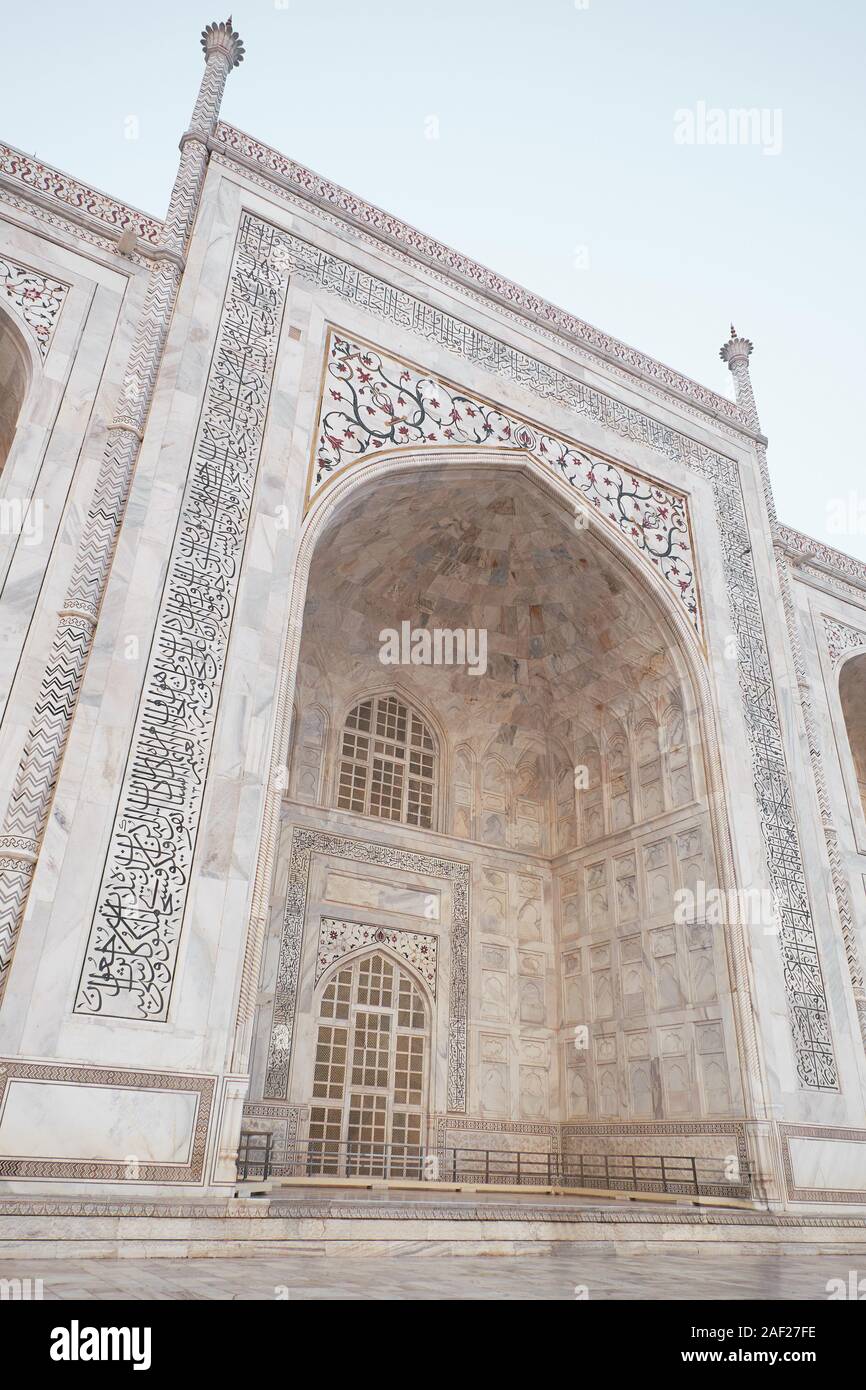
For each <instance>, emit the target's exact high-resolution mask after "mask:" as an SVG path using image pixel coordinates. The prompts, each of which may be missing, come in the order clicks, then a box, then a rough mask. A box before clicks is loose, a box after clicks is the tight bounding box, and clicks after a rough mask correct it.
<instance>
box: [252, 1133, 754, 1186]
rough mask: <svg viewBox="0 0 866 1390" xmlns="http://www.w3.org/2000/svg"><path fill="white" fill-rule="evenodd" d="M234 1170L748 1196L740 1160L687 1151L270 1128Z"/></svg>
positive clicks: (255, 1175)
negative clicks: (489, 1143) (496, 1144)
mask: <svg viewBox="0 0 866 1390" xmlns="http://www.w3.org/2000/svg"><path fill="white" fill-rule="evenodd" d="M237 1176H238V1181H239V1182H255V1181H266V1180H267V1179H271V1178H276V1179H279V1178H296V1179H297V1178H305V1179H309V1180H311V1181H315V1180H316V1179H318V1178H373V1179H378V1180H383V1181H388V1180H396V1179H402V1180H404V1181H412V1182H425V1181H426V1182H430V1181H435V1182H446V1183H454V1184H464V1185H466V1186H477V1187H481V1186H485V1187H489V1186H497V1185H509V1186H534V1187H582V1188H595V1189H601V1190H604V1191H609V1192H647V1193H653V1192H655V1193H668V1194H670V1195H674V1196H689V1195H691V1196H711V1197H737V1198H749V1197H751V1195H752V1179H751V1173H750V1172H749V1170H748V1168H747V1167H746V1166H745V1165H743V1164H739V1165H731V1164H729V1163H724V1162H723V1161H722V1160H720V1159H713V1158H699V1157H697V1156H693V1155H682V1154H614V1153H604V1154H586V1153H566V1154H559V1153H539V1152H537V1151H536V1152H533V1151H529V1150H525V1149H513V1150H505V1149H470V1148H464V1147H453V1146H450V1145H446V1146H444V1147H442V1148H437V1149H426V1148H423V1147H422V1146H420V1145H418V1144H378V1143H369V1142H364V1141H361V1140H348V1141H344V1142H338V1141H337V1140H331V1139H303V1140H297V1141H296V1142H295V1143H293V1144H291V1145H290V1146H288V1147H279V1146H277V1145H275V1144H274V1141H273V1135H271V1134H257V1133H253V1132H251V1131H244V1132H243V1133H242V1134H241V1141H240V1147H239V1150H238V1159H237Z"/></svg>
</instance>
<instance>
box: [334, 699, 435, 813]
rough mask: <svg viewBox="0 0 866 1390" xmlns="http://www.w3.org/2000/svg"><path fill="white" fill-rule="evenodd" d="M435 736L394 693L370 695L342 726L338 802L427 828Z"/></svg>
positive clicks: (343, 807) (344, 807)
mask: <svg viewBox="0 0 866 1390" xmlns="http://www.w3.org/2000/svg"><path fill="white" fill-rule="evenodd" d="M437 764H438V755H437V749H436V740H435V739H434V737H433V734H432V733H431V731H430V729H429V728H428V727H427V725H426V724H425V723H424V720H423V719H422V718H421V717H420V715H418V714H416V713H415V711H414V710H413V709H410V708H409V706H408V705H406V704H404V703H403V701H402V700H398V699H397V697H396V695H375V696H371V697H370V698H369V699H368V700H362V701H361V702H360V704H357V705H355V708H354V709H353V710H352V711H351V712H350V714H349V717H348V718H347V720H346V723H345V725H344V727H343V739H342V744H341V748H340V772H339V780H338V785H337V806H338V807H339V808H340V810H341V811H359V812H360V813H361V814H362V815H368V816H379V817H380V819H382V820H394V821H402V822H403V824H404V825H418V826H420V827H421V829H422V830H432V828H433V823H434V819H435V811H434V807H435V801H436V774H437Z"/></svg>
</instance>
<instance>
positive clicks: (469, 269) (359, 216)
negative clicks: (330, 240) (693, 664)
mask: <svg viewBox="0 0 866 1390" xmlns="http://www.w3.org/2000/svg"><path fill="white" fill-rule="evenodd" d="M210 148H211V149H212V150H213V151H214V152H215V153H217V154H221V155H222V156H223V158H224V159H226V160H227V161H228V162H229V163H234V164H235V165H237V166H238V167H239V168H241V169H243V170H245V171H252V172H254V173H256V172H257V173H259V174H260V175H262V176H264V178H265V179H266V180H267V181H269V183H270V184H271V186H276V187H279V188H283V189H288V190H291V191H294V192H295V193H296V194H297V195H298V196H299V197H300V198H301V199H302V200H303V201H304V202H306V203H312V204H313V205H314V206H316V207H318V208H320V209H324V210H325V211H326V212H328V213H329V214H331V216H332V217H334V218H335V220H337V221H339V222H342V223H344V224H345V223H349V224H350V225H352V227H353V228H355V229H360V230H361V232H362V233H366V234H367V236H366V238H365V239H367V240H369V241H371V242H373V243H374V244H378V245H380V246H381V245H382V244H383V243H384V244H385V245H387V246H389V247H390V248H396V249H397V250H398V251H399V252H401V253H402V254H403V255H405V256H406V258H407V259H408V260H410V261H412V262H414V263H416V264H421V265H422V266H423V267H424V268H425V269H426V270H428V271H429V270H432V271H433V272H434V273H437V274H438V275H439V277H440V278H441V279H442V280H443V281H445V282H449V281H450V282H451V284H457V285H458V286H459V288H460V289H461V290H463V291H464V292H465V291H467V290H468V291H469V292H470V294H472V296H473V297H474V298H476V299H478V300H480V301H482V302H486V303H487V304H488V305H489V304H490V303H491V302H493V303H494V304H495V305H496V307H497V309H499V310H505V312H506V313H507V314H508V315H509V316H510V317H511V318H513V319H517V320H519V321H522V322H523V323H524V324H526V323H530V324H531V325H532V326H533V327H534V328H536V329H540V330H541V331H542V332H543V333H545V335H546V336H548V337H549V338H551V339H552V340H553V341H555V342H558V343H559V345H560V346H563V345H565V346H566V347H567V348H569V349H571V348H573V347H574V346H575V345H576V346H578V347H579V348H581V349H582V350H583V351H585V352H587V353H588V354H589V355H590V356H592V357H595V358H596V359H601V360H602V361H604V362H605V364H606V365H607V366H608V367H613V368H614V370H616V371H617V374H618V375H621V376H623V377H627V378H630V379H631V380H632V381H634V380H635V379H638V380H640V381H641V382H643V383H644V384H646V385H648V386H649V387H650V388H651V389H653V390H654V391H656V392H658V393H659V394H661V395H665V396H667V397H668V398H670V397H671V396H673V397H675V398H676V399H677V400H679V401H682V402H683V403H685V404H686V405H687V406H690V407H692V409H693V412H694V413H697V414H700V415H701V416H703V417H705V418H706V417H710V418H712V419H713V420H714V421H716V422H717V423H719V424H721V425H723V426H725V427H727V428H728V429H729V430H731V431H734V432H736V433H737V434H738V435H745V436H746V437H748V438H749V439H760V438H762V437H763V436H760V435H759V434H758V433H757V432H756V431H755V430H754V429H752V427H751V426H750V425H749V423H748V421H747V420H746V418H745V416H744V415H743V413H742V412H741V411H740V409H739V407H738V406H737V405H736V403H735V402H734V401H732V400H730V399H729V398H728V397H727V396H721V395H719V394H718V393H717V392H715V391H713V390H711V389H710V388H709V387H707V386H702V385H701V384H700V382H697V381H694V380H692V378H691V377H687V376H683V375H682V373H680V372H677V371H675V370H674V368H672V367H668V366H666V365H665V364H664V363H663V362H659V361H658V360H657V359H656V358H653V357H650V356H648V355H647V354H645V353H642V352H640V351H639V350H638V349H637V348H633V347H631V346H629V344H627V343H623V342H621V341H620V340H619V339H617V338H614V337H612V336H611V335H610V334H607V333H604V332H602V330H601V329H598V328H594V327H593V326H592V324H589V323H586V322H584V320H582V319H579V318H577V317H576V316H575V315H573V314H570V313H569V312H568V311H567V310H565V309H561V308H559V307H558V306H557V305H555V304H552V303H550V301H549V300H546V299H543V298H542V297H541V296H540V295H537V294H534V293H533V292H532V291H530V290H527V289H524V288H523V286H521V285H518V284H516V283H515V282H514V281H513V280H509V279H507V278H506V277H505V276H503V275H499V274H497V273H496V272H495V271H493V270H490V269H489V268H488V267H487V266H483V265H480V264H479V263H478V262H477V261H473V260H471V259H470V258H469V257H468V256H464V255H462V254H461V253H460V252H459V251H455V250H454V249H453V248H452V247H450V246H446V245H445V244H444V243H443V242H440V241H437V240H436V239H435V237H430V236H427V235H426V233H424V232H420V231H419V230H418V229H417V228H416V227H412V226H411V225H410V224H409V223H407V222H403V221H401V220H400V218H398V217H394V216H393V215H392V214H390V213H387V212H385V211H384V210H383V209H382V208H378V207H376V206H375V204H372V203H367V202H365V201H364V200H363V199H362V198H359V197H357V196H356V195H355V194H354V193H350V192H349V191H348V189H345V188H343V187H341V186H340V185H339V184H336V183H332V182H331V181H330V180H329V179H325V178H323V177H322V176H321V175H319V174H316V173H315V172H314V171H313V170H311V169H308V168H307V167H306V166H305V165H303V164H298V163H297V162H296V161H295V160H293V159H290V158H289V157H288V156H287V155H283V154H281V153H280V152H279V151H278V150H275V149H273V148H272V147H271V146H269V145H265V144H263V143H262V142H261V141H259V140H256V139H254V137H253V136H251V135H247V134H246V133H245V132H244V131H241V130H238V129H237V127H235V126H232V125H229V124H228V123H227V122H225V121H220V122H219V123H218V124H217V128H216V132H215V136H214V138H213V139H212V140H211V141H210Z"/></svg>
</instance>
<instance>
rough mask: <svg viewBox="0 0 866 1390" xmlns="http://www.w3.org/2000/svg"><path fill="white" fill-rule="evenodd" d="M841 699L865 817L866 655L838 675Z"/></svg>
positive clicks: (850, 663)
mask: <svg viewBox="0 0 866 1390" xmlns="http://www.w3.org/2000/svg"><path fill="white" fill-rule="evenodd" d="M839 699H840V700H841V702H842V714H843V715H844V718H845V729H846V731H847V734H848V743H849V745H850V747H851V757H852V759H853V762H854V772H855V775H856V777H857V787H858V789H859V792H860V804H861V806H862V807H863V814H864V816H866V652H863V653H862V654H861V655H860V656H852V657H851V659H850V660H849V661H846V662H845V665H844V666H843V667H842V671H841V674H840V676H839Z"/></svg>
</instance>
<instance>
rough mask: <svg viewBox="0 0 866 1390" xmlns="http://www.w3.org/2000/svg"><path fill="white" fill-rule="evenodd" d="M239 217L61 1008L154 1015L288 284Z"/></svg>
mask: <svg viewBox="0 0 866 1390" xmlns="http://www.w3.org/2000/svg"><path fill="white" fill-rule="evenodd" d="M275 239H276V234H275V232H274V230H273V228H271V227H270V226H268V225H267V224H266V223H263V222H260V221H258V220H257V219H255V218H253V217H251V216H249V215H244V217H243V218H242V220H241V224H240V226H239V228H238V234H237V239H236V242H235V249H234V255H233V258H232V265H231V271H230V274H229V281H228V286H227V288H226V294H225V300H224V303H223V308H222V313H221V316H220V323H219V329H218V334H217V342H216V346H215V349H214V354H213V358H212V360H211V364H210V370H209V373H208V380H207V385H206V388H205V396H204V405H203V407H202V413H201V417H200V421H199V427H198V433H197V437H196V442H195V446H194V449H193V456H192V463H191V466H190V471H189V477H188V480H187V487H186V492H185V496H184V500H183V504H182V507H181V514H180V520H179V523H178V528H177V532H176V534H175V539H174V545H173V549H172V555H171V560H170V563H169V568H168V575H167V578H166V582H165V586H164V588H163V592H162V597H161V600H160V606H159V615H158V618H157V624H156V632H155V636H154V640H153V645H152V647H151V653H150V658H149V661H148V667H147V673H146V675H145V680H144V687H143V691H142V696H141V700H140V703H139V708H138V714H137V717H136V724H135V732H134V734H133V739H132V747H131V749H130V753H129V757H128V760H127V765H126V771H125V774H124V779H123V786H122V789H121V793H120V799H119V803H118V808H117V813H116V818H115V823H114V828H113V831H112V836H111V842H110V844H109V848H108V853H107V856H106V862H105V867H104V870H103V875H102V882H101V885H100V889H99V894H98V897H97V902H96V909H95V913H94V918H93V923H92V925H91V930H90V939H89V942H88V946H87V951H86V955H85V960H84V964H83V965H82V969H81V979H80V982H79V987H78V994H77V998H76V1003H75V1010H74V1011H75V1012H76V1013H79V1014H99V1015H101V1016H103V1017H105V1016H108V1017H111V1018H132V1019H142V1018H146V1019H151V1020H154V1021H158V1022H165V1021H166V1019H167V1017H168V1008H169V1002H170V999H171V990H172V985H173V981H174V973H175V963H176V959H177V952H178V947H179V941H180V935H181V930H182V925H183V916H184V910H185V906H186V900H187V891H188V888H189V882H190V874H191V866H192V860H193V854H194V851H195V843H196V836H197V833H198V827H199V819H200V815H201V806H202V799H203V796H204V788H205V782H206V780H207V767H208V761H209V758H210V747H211V740H212V737H213V730H214V726H215V723H216V715H217V708H218V705H219V698H220V692H221V687H222V676H223V670H224V667H225V661H226V656H227V651H228V644H229V637H230V634H231V626H232V618H233V614H234V606H235V600H236V597H237V589H238V583H239V580H240V573H241V566H242V563H243V555H244V549H245V545H246V535H247V526H248V523H249V518H250V512H251V508H252V499H253V493H254V490H255V484H256V475H257V471H258V466H259V458H260V455H261V449H262V442H263V439H264V430H265V421H266V418H267V411H268V404H269V400H270V390H271V379H272V375H273V365H274V359H275V355H276V350H277V344H278V342H279V335H280V325H281V322H282V314H283V308H284V305H285V296H286V288H287V283H288V276H287V273H286V271H285V268H284V266H283V264H282V262H281V261H280V259H279V258H278V257H275V256H274V245H275Z"/></svg>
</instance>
